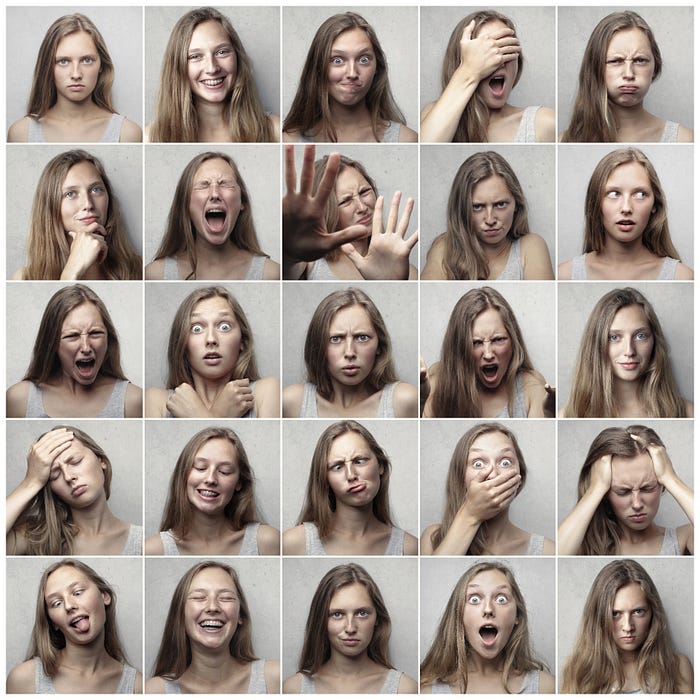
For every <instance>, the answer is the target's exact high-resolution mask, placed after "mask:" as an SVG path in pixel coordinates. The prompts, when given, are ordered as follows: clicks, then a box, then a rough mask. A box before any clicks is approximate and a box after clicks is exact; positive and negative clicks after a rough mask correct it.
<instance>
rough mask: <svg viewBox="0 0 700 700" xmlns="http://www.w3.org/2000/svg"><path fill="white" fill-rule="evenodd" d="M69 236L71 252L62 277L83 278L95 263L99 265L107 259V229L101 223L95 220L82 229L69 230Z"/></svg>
mask: <svg viewBox="0 0 700 700" xmlns="http://www.w3.org/2000/svg"><path fill="white" fill-rule="evenodd" d="M68 237H69V238H70V241H71V243H70V252H69V253H68V260H67V261H66V265H65V267H64V268H63V272H62V273H61V279H62V280H79V279H83V277H84V276H85V273H86V272H87V271H88V270H89V269H90V268H91V267H92V266H93V265H98V266H99V265H101V264H102V263H103V262H104V261H105V258H106V257H107V253H108V252H109V247H108V246H107V231H106V229H105V228H104V226H102V225H101V224H98V223H97V222H93V223H92V224H89V225H88V226H86V227H85V228H84V229H82V230H80V231H68Z"/></svg>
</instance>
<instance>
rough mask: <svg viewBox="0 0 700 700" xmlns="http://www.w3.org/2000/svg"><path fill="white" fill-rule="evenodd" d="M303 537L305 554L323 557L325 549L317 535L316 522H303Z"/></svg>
mask: <svg viewBox="0 0 700 700" xmlns="http://www.w3.org/2000/svg"><path fill="white" fill-rule="evenodd" d="M303 525H304V537H305V540H306V554H307V555H308V556H317V557H325V556H326V550H325V549H324V548H323V543H322V542H321V538H320V537H319V536H318V528H317V527H316V523H303Z"/></svg>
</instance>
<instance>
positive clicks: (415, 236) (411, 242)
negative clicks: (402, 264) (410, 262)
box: [406, 231, 418, 250]
mask: <svg viewBox="0 0 700 700" xmlns="http://www.w3.org/2000/svg"><path fill="white" fill-rule="evenodd" d="M416 243H418V231H416V232H415V233H413V234H411V235H410V236H409V237H408V238H407V239H406V245H407V246H408V249H409V250H412V249H413V246H414V245H416Z"/></svg>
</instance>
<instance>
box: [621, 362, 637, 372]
mask: <svg viewBox="0 0 700 700" xmlns="http://www.w3.org/2000/svg"><path fill="white" fill-rule="evenodd" d="M620 367H622V369H625V370H627V371H628V372H631V371H632V370H635V369H637V367H639V363H638V362H630V363H626V364H622V363H621V364H620Z"/></svg>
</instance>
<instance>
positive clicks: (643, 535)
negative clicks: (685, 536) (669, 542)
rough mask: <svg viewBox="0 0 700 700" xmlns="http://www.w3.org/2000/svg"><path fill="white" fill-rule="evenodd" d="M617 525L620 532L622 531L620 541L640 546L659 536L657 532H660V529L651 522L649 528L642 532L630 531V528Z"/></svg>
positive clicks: (620, 524) (619, 523)
mask: <svg viewBox="0 0 700 700" xmlns="http://www.w3.org/2000/svg"><path fill="white" fill-rule="evenodd" d="M618 525H619V526H620V530H621V531H622V533H621V538H620V539H621V540H622V541H623V542H629V543H630V544H642V543H644V542H647V541H649V540H651V539H653V538H654V537H656V535H657V534H659V531H660V530H661V528H660V527H658V526H657V525H656V524H654V523H653V522H652V523H651V524H650V525H649V527H647V528H645V529H644V530H632V529H631V528H629V527H627V525H625V524H624V523H621V522H619V521H618Z"/></svg>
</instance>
